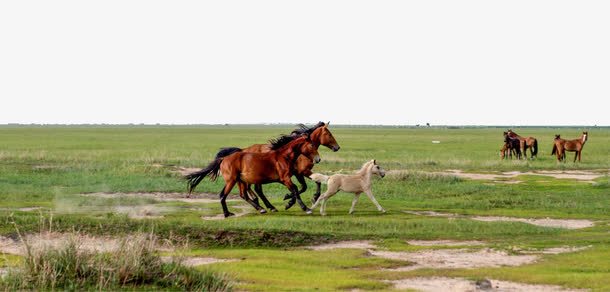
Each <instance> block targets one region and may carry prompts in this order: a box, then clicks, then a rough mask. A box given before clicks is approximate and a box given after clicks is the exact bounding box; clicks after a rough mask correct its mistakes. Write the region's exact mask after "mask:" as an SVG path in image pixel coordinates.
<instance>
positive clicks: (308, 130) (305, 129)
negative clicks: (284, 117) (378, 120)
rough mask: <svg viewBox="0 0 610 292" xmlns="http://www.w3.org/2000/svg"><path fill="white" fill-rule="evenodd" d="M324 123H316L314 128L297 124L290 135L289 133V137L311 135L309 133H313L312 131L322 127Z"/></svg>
mask: <svg viewBox="0 0 610 292" xmlns="http://www.w3.org/2000/svg"><path fill="white" fill-rule="evenodd" d="M324 125H325V124H324V122H318V123H317V124H316V125H315V126H313V127H307V126H305V125H304V124H298V125H297V127H298V128H296V129H294V130H293V131H292V133H290V135H303V134H307V135H311V133H313V131H315V130H316V129H317V128H319V127H324Z"/></svg>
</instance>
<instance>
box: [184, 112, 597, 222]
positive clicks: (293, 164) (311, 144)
mask: <svg viewBox="0 0 610 292" xmlns="http://www.w3.org/2000/svg"><path fill="white" fill-rule="evenodd" d="M586 141H587V132H583V135H582V136H581V137H580V138H578V139H574V140H564V139H561V138H560V136H559V135H556V136H555V140H554V144H553V153H552V154H556V155H557V160H559V161H562V160H565V152H566V151H574V152H576V156H575V157H574V161H576V158H578V161H580V157H581V153H582V148H583V146H584V144H585V142H586ZM320 145H323V146H325V147H328V148H329V149H331V150H332V151H334V152H336V151H339V149H341V147H340V146H339V143H337V141H336V140H335V138H334V137H333V134H332V133H331V132H330V130H329V129H328V123H324V122H319V123H318V124H317V125H315V126H313V127H307V126H305V125H302V124H301V125H299V127H298V128H297V129H295V130H294V131H292V132H291V133H290V134H289V135H282V136H280V137H279V138H277V139H272V140H270V141H269V143H267V144H254V145H252V146H250V147H247V148H243V149H242V148H237V147H228V148H221V149H220V151H219V152H218V153H217V154H216V157H215V158H214V160H213V161H212V162H210V163H209V164H208V166H206V167H205V168H203V169H201V170H199V171H196V172H193V173H190V174H188V175H186V176H185V179H186V180H187V182H188V192H189V196H190V194H191V193H192V192H193V190H194V189H195V187H196V186H197V185H198V184H199V183H200V182H201V181H202V180H203V179H204V178H205V177H206V176H207V177H209V178H210V179H211V180H212V181H214V180H216V179H217V178H218V176H219V175H222V177H223V179H224V182H225V185H224V186H223V188H222V189H221V190H220V194H219V196H220V204H221V206H222V210H223V213H224V216H225V217H229V216H233V215H235V214H233V213H231V212H230V211H229V209H228V207H227V203H226V199H227V196H228V195H229V193H230V192H231V190H232V189H233V187H235V185H237V187H238V188H239V195H240V197H241V198H242V199H244V200H245V201H246V202H248V203H249V204H250V205H251V206H252V207H254V208H255V209H256V210H257V211H258V212H260V213H266V212H267V211H266V210H265V209H264V208H263V207H261V205H260V204H259V198H260V199H261V200H262V201H263V204H264V205H265V207H267V208H268V209H269V210H270V211H271V212H277V209H276V208H275V207H274V206H273V205H272V204H271V203H270V202H269V200H268V199H267V197H266V196H265V194H264V193H263V187H262V185H264V184H268V183H275V182H279V183H282V184H283V185H284V186H286V188H288V190H289V191H290V193H289V194H286V195H285V196H284V200H288V203H287V204H286V206H285V208H286V209H289V208H291V207H292V206H293V205H294V204H295V203H298V204H299V206H300V207H301V209H302V210H303V211H305V212H306V213H307V214H311V212H312V211H311V209H310V208H308V207H307V206H306V205H305V203H303V200H302V199H301V194H302V193H304V192H305V191H306V190H307V183H306V182H305V178H310V179H312V180H313V181H314V182H315V183H316V192H315V193H314V195H313V198H312V202H313V206H312V209H313V208H315V207H317V206H321V207H320V213H321V214H322V215H325V213H326V212H325V210H326V202H327V200H328V199H329V198H330V197H331V196H333V195H334V194H336V193H337V192H338V191H340V190H341V191H345V192H350V193H353V194H354V195H355V197H354V200H353V202H352V207H351V209H350V214H351V213H352V212H353V211H354V207H355V205H356V203H357V202H358V198H359V196H360V194H361V193H365V194H366V195H367V196H368V197H369V199H370V200H371V201H372V202H373V203H374V204H375V206H376V207H377V209H378V210H379V211H381V212H385V210H384V209H383V208H382V207H381V205H379V203H378V202H377V200H375V197H374V196H373V194H372V192H371V177H372V175H374V174H375V175H379V176H380V177H384V176H385V170H383V168H381V166H379V165H378V164H377V161H376V160H374V159H373V160H370V161H368V162H366V163H364V165H363V166H362V168H361V169H360V170H359V171H357V172H356V173H355V174H352V175H345V174H335V175H332V176H330V177H328V176H325V175H322V174H316V173H313V172H312V168H313V166H314V164H316V163H318V162H320V154H319V153H318V147H319V146H320ZM527 149H530V154H531V157H532V158H534V157H536V155H537V154H538V141H537V140H536V138H534V137H522V136H519V135H518V134H517V133H515V132H513V131H512V130H508V131H507V132H504V145H503V146H502V149H501V150H500V154H501V156H502V158H503V159H504V158H506V157H508V156H510V157H511V158H512V156H513V155H515V156H516V157H517V158H518V159H521V155H523V156H524V157H525V158H527V154H526V150H527ZM292 176H295V177H296V178H297V181H298V182H299V183H300V184H301V188H300V189H299V188H298V187H297V186H296V185H295V184H294V183H293V182H292V180H291V178H292ZM322 183H327V184H328V188H327V190H326V192H325V193H324V194H322V195H321V194H320V193H321V192H320V189H321V184H322ZM252 186H254V191H252Z"/></svg>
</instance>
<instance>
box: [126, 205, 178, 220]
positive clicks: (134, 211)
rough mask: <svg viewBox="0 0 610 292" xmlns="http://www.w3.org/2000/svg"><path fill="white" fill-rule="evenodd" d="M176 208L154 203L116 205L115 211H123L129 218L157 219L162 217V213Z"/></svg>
mask: <svg viewBox="0 0 610 292" xmlns="http://www.w3.org/2000/svg"><path fill="white" fill-rule="evenodd" d="M175 210H176V208H169V207H160V206H156V205H140V206H116V207H114V211H115V212H116V213H124V214H127V216H128V217H129V218H131V219H157V218H163V215H162V214H165V213H169V212H172V211H175Z"/></svg>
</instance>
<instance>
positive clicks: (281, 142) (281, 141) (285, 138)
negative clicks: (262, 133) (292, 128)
mask: <svg viewBox="0 0 610 292" xmlns="http://www.w3.org/2000/svg"><path fill="white" fill-rule="evenodd" d="M298 137H300V136H297V135H282V136H279V137H277V138H275V139H271V140H269V144H271V150H277V149H279V148H282V146H285V145H286V144H288V143H290V142H292V141H293V140H294V139H296V138H298Z"/></svg>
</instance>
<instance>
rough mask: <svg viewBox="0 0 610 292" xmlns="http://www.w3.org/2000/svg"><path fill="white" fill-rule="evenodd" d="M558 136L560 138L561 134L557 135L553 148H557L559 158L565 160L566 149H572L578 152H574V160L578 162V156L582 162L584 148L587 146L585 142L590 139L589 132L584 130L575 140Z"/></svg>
mask: <svg viewBox="0 0 610 292" xmlns="http://www.w3.org/2000/svg"><path fill="white" fill-rule="evenodd" d="M557 138H559V135H555V144H554V145H553V150H554V151H555V150H556V152H557V160H565V156H566V151H570V152H576V153H574V162H576V158H578V162H580V157H581V156H582V148H583V147H584V146H585V142H587V140H588V139H589V132H587V131H585V132H582V135H580V138H578V139H574V140H563V139H557ZM555 148H557V149H555ZM560 155H561V159H560Z"/></svg>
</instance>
